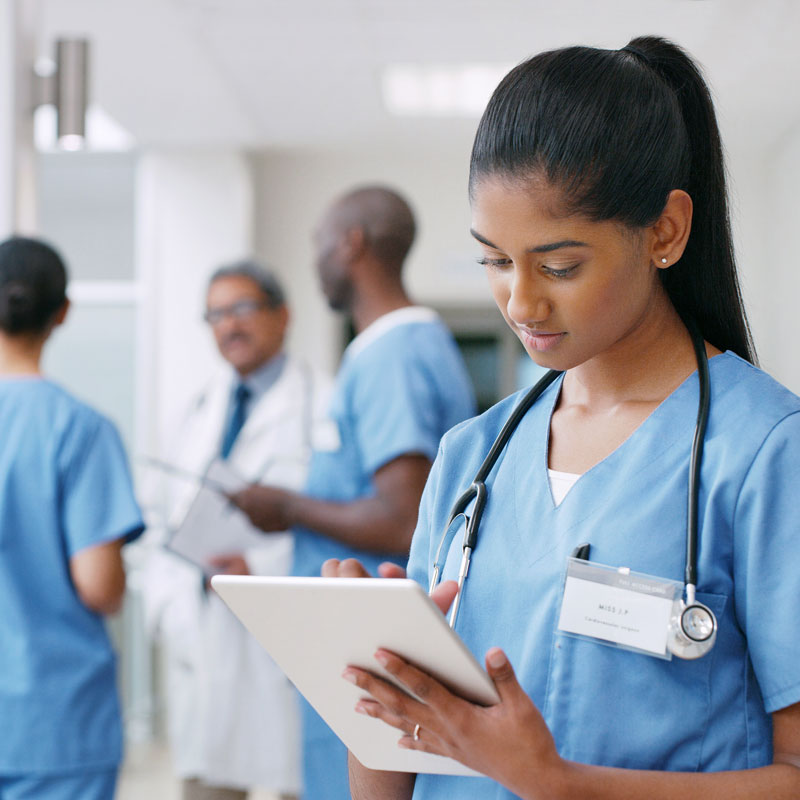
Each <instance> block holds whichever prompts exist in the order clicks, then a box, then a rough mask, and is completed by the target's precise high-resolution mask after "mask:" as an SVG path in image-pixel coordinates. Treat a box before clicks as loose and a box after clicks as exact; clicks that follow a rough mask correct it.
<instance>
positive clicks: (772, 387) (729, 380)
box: [709, 352, 800, 428]
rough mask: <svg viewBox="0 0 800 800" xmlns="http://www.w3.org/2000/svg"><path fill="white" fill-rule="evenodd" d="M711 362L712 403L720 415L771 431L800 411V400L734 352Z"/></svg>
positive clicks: (724, 354)
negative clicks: (770, 429)
mask: <svg viewBox="0 0 800 800" xmlns="http://www.w3.org/2000/svg"><path fill="white" fill-rule="evenodd" d="M709 363H710V366H711V398H712V400H711V402H712V404H713V405H714V406H715V410H716V411H717V414H718V415H721V416H724V417H725V418H729V419H741V420H743V421H744V420H747V421H748V424H749V425H750V426H756V427H758V428H762V427H767V428H772V427H774V426H775V425H776V424H778V423H779V422H780V421H781V420H783V419H784V418H786V417H788V416H791V415H793V414H796V413H797V412H798V411H800V397H798V396H797V395H796V394H794V392H792V391H791V390H789V389H787V388H786V387H785V386H784V385H783V384H781V383H780V382H779V381H777V380H776V379H775V378H773V377H772V376H771V375H769V374H768V373H766V372H764V371H763V370H762V369H759V368H758V367H756V366H754V365H753V364H751V363H750V362H748V361H745V360H744V359H743V358H740V357H739V356H737V355H736V354H735V353H731V352H726V353H723V354H721V355H719V356H717V357H715V358H713V359H711V361H710V362H709Z"/></svg>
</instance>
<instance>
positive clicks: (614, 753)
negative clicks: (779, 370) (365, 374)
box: [409, 353, 800, 800]
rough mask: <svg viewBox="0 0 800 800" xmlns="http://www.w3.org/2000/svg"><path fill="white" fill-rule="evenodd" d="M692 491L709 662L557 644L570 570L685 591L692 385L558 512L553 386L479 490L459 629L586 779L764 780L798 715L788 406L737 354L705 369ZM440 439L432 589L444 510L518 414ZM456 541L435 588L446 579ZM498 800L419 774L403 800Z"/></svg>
mask: <svg viewBox="0 0 800 800" xmlns="http://www.w3.org/2000/svg"><path fill="white" fill-rule="evenodd" d="M710 373H711V411H710V417H709V423H708V429H707V433H706V438H705V454H704V459H703V465H702V476H701V486H700V519H699V560H698V578H699V583H698V593H697V597H698V599H699V600H700V601H701V602H703V603H706V604H707V605H708V606H710V607H711V608H712V609H713V611H714V612H715V614H716V615H717V619H718V621H719V633H718V636H717V641H716V645H715V647H714V648H713V649H712V650H711V652H710V653H709V654H708V655H706V656H705V657H703V658H700V659H698V660H696V661H684V660H681V659H678V658H673V659H672V660H671V661H666V660H661V659H658V658H653V657H649V656H646V655H641V654H638V653H633V652H630V651H626V650H623V649H617V648H614V647H609V646H606V645H603V644H599V643H597V642H593V641H589V640H585V639H577V638H573V637H570V636H567V635H564V634H562V633H560V632H559V631H558V630H557V619H558V612H559V607H560V602H561V594H562V590H563V582H564V573H565V568H566V562H567V558H568V557H569V556H570V554H571V552H572V550H573V548H575V547H576V546H577V545H579V544H581V543H583V542H589V543H590V544H591V552H590V560H591V561H594V562H597V563H601V564H607V565H611V566H615V567H619V566H626V567H630V568H631V569H632V570H635V571H638V572H644V573H649V574H651V575H657V576H662V577H664V578H671V579H673V580H678V581H681V582H683V572H684V563H685V537H686V505H687V485H688V469H689V457H690V449H691V442H692V437H693V433H694V426H695V420H696V416H697V402H698V382H697V375H696V373H695V374H694V375H693V376H691V377H690V378H688V379H687V380H686V381H685V382H684V383H683V384H682V385H681V386H680V387H679V388H678V389H676V390H675V392H673V394H672V395H670V396H669V397H668V398H667V399H666V400H665V401H664V402H663V403H662V404H661V405H660V406H659V407H658V408H657V409H656V410H655V411H654V412H653V413H652V414H651V416H650V417H649V418H648V419H646V420H645V421H644V423H643V424H642V425H641V426H640V428H639V429H638V430H637V431H635V432H634V433H633V434H632V436H631V437H630V438H629V439H628V440H627V441H625V442H624V443H623V444H622V445H620V447H619V448H617V449H616V450H615V451H614V452H613V453H611V454H610V455H609V456H608V457H607V458H605V459H604V460H603V461H601V462H600V463H598V464H597V465H595V466H594V467H593V468H592V469H591V470H589V471H588V472H587V473H585V474H584V475H582V476H581V477H580V478H579V480H578V481H577V483H576V484H575V485H574V486H573V488H572V489H571V490H570V492H569V493H568V494H567V496H566V498H565V499H564V500H563V502H562V503H561V505H560V506H558V507H556V506H555V505H554V503H553V499H552V495H551V492H550V486H549V482H548V478H547V441H548V433H549V423H550V417H551V414H552V411H553V407H554V405H555V402H556V399H557V397H558V392H559V390H560V381H558V382H557V383H556V384H554V385H553V386H551V387H550V388H549V389H548V390H547V392H546V393H545V394H544V395H543V396H542V397H541V398H540V399H539V400H538V401H537V403H536V404H535V405H534V407H533V408H532V409H531V410H530V411H529V412H528V414H527V415H526V416H525V418H524V419H523V420H522V423H521V425H520V427H519V429H518V430H517V431H516V433H515V434H514V435H513V437H512V438H511V440H510V442H509V445H508V447H507V448H506V450H505V452H504V453H503V455H502V456H501V457H500V460H499V462H498V464H497V466H496V467H495V469H494V470H493V471H492V473H491V474H490V476H489V478H488V480H487V487H488V490H489V492H488V500H487V503H486V509H485V513H484V516H483V520H482V523H481V529H480V532H479V534H478V543H477V547H476V550H475V553H474V557H473V560H472V563H471V566H470V573H469V578H468V579H467V582H466V584H465V590H464V598H463V605H462V607H461V611H460V616H459V620H458V626H457V630H458V633H459V634H460V635H461V637H462V638H463V639H464V641H465V642H466V644H467V646H468V647H469V648H470V650H471V651H472V652H473V654H474V655H475V656H476V657H477V658H478V659H479V660H480V661H481V663H482V662H483V658H484V655H485V653H486V651H487V650H488V649H489V648H490V647H492V646H495V645H498V646H500V647H502V648H503V649H504V650H505V652H506V653H507V654H508V656H509V658H510V659H511V663H512V664H513V666H514V668H515V670H516V674H517V677H518V678H519V680H520V682H521V684H522V686H523V688H524V689H525V691H526V692H527V693H528V694H529V695H530V697H531V698H532V699H533V701H534V702H535V704H536V706H537V707H538V708H539V710H540V711H541V712H542V714H543V715H544V718H545V720H546V722H547V725H548V727H549V728H550V731H551V732H552V734H553V736H554V738H555V742H556V745H557V747H558V751H559V753H560V754H561V755H562V756H563V757H564V758H567V759H571V760H574V761H578V762H582V763H585V764H598V765H608V766H615V767H628V768H634V769H648V770H681V771H690V772H692V771H717V770H735V769H747V768H753V767H759V766H762V765H765V764H769V763H771V759H772V737H771V732H772V727H771V720H770V716H769V715H770V713H771V712H773V711H775V710H777V709H780V708H783V707H786V706H789V705H791V704H793V703H796V702H798V701H800V627H798V625H797V619H798V615H799V614H800V563H799V562H800V555H799V553H800V551H799V550H798V547H797V543H798V541H799V540H800V516H798V513H797V487H798V486H800V399H798V398H797V397H796V396H795V395H793V394H792V393H790V392H789V391H788V390H786V389H785V388H783V387H782V386H780V385H779V384H778V383H776V382H775V381H774V380H772V379H771V378H770V377H768V376H767V375H765V374H764V373H763V372H761V371H760V370H758V369H756V368H755V367H753V366H752V365H750V364H748V363H746V362H744V361H742V360H741V359H740V358H738V357H737V356H735V355H733V354H731V353H725V354H722V355H718V356H716V357H714V358H712V359H711V361H710ZM520 397H521V395H516V396H514V397H511V398H508V399H507V400H505V401H503V402H501V403H500V404H498V405H497V406H495V407H494V408H492V409H490V410H489V411H487V412H486V413H485V414H483V415H482V416H481V417H479V418H477V419H476V420H473V421H471V422H468V423H466V424H464V425H462V426H459V427H458V428H457V429H455V430H454V431H452V432H451V433H450V434H448V436H447V437H445V439H444V440H443V442H442V447H441V450H440V453H439V456H438V458H437V461H436V464H435V465H434V468H433V470H432V472H431V477H430V479H429V482H428V485H427V487H426V490H425V494H424V497H423V502H422V507H421V509H420V520H419V525H418V528H417V531H416V533H415V535H414V541H413V544H412V548H411V558H410V562H409V573H410V575H411V577H413V578H414V579H416V580H417V581H419V582H420V583H421V584H422V585H423V586H425V587H426V588H427V585H428V582H429V579H430V573H431V565H432V564H433V559H434V556H435V552H436V548H437V547H438V545H439V541H440V533H441V530H442V529H443V526H444V524H445V521H446V519H447V515H448V512H449V509H450V507H451V506H452V504H453V503H454V501H455V500H456V498H457V497H458V495H459V494H460V493H461V492H462V491H464V490H465V489H466V488H467V487H468V486H469V484H470V482H471V481H472V478H473V475H474V474H475V472H476V471H477V469H478V466H479V465H480V463H481V461H482V460H483V458H484V457H485V455H486V453H487V452H488V450H489V448H490V446H491V444H492V442H493V441H494V438H495V436H496V435H497V433H498V432H499V431H500V429H501V427H502V425H503V423H504V422H505V420H506V419H507V418H508V416H509V414H510V413H511V410H512V408H513V407H514V406H515V405H516V404H517V402H518V401H519V400H520ZM461 538H462V534H461V532H458V533H457V534H456V536H455V537H454V540H453V542H452V544H451V545H450V547H449V551H448V557H447V564H446V568H445V570H444V575H443V577H444V579H448V578H455V576H456V574H457V570H458V565H459V562H460V557H461ZM445 797H447V798H451V797H482V798H510V797H513V795H512V794H511V793H510V792H508V791H506V790H505V789H503V788H502V787H501V786H499V785H498V784H496V783H494V782H492V781H489V780H488V779H482V778H451V777H445V776H432V775H419V776H418V777H417V782H416V787H415V791H414V798H415V799H416V800H419V799H420V798H424V799H425V800H430V799H431V798H445Z"/></svg>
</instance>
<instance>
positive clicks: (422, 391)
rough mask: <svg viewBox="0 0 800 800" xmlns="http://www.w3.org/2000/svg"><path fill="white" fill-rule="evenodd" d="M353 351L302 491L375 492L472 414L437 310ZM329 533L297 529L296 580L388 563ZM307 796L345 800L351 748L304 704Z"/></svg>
mask: <svg viewBox="0 0 800 800" xmlns="http://www.w3.org/2000/svg"><path fill="white" fill-rule="evenodd" d="M373 325H375V326H377V327H375V328H373V329H372V330H370V328H367V329H366V330H365V331H364V332H362V333H361V334H360V335H359V336H358V337H356V339H354V340H353V342H352V343H351V344H350V346H349V347H348V349H347V351H346V352H345V355H344V359H343V360H342V366H341V369H340V371H339V375H338V376H337V381H336V386H335V388H334V394H333V397H332V400H331V406H330V409H329V416H330V419H331V424H332V425H334V426H335V435H334V436H333V437H332V438H331V442H330V443H329V444H330V445H331V447H330V449H328V450H319V449H317V450H315V451H314V453H313V454H312V458H311V466H310V470H309V476H308V482H307V485H306V493H307V494H308V495H310V496H312V497H316V498H319V499H322V500H331V501H338V502H351V501H353V500H359V499H361V498H364V497H369V496H370V495H372V494H373V493H374V487H373V483H372V476H373V475H374V474H375V472H377V470H379V469H380V468H381V467H382V466H384V465H386V464H388V463H389V462H390V461H392V460H394V459H395V458H398V457H399V456H403V455H407V454H411V453H421V454H422V455H425V456H427V457H428V458H429V459H430V460H431V461H433V460H434V458H435V457H436V452H437V450H438V447H439V441H440V439H441V438H442V436H443V434H444V433H445V431H447V430H449V429H450V428H452V427H453V425H455V424H457V423H459V422H461V421H462V420H464V419H466V418H467V417H469V416H471V415H472V414H474V413H475V398H474V393H473V390H472V384H471V383H470V380H469V376H468V374H467V371H466V367H465V366H464V362H463V360H462V359H461V355H460V353H459V351H458V348H457V346H456V343H455V341H454V340H453V337H452V335H451V334H450V331H449V330H448V329H447V328H446V327H445V326H444V325H443V324H442V322H441V321H439V319H438V318H437V317H436V316H435V315H434V314H433V312H431V311H428V310H425V309H418V308H409V309H401V310H399V311H395V312H392V313H391V314H387V315H386V316H385V317H381V318H380V319H379V320H378V321H377V322H376V323H373ZM407 556H408V554H407V553H391V552H389V551H387V552H385V553H371V552H366V551H363V550H356V549H354V548H352V547H348V546H346V545H344V544H341V543H340V542H337V541H335V540H333V539H329V538H328V537H327V536H322V535H320V534H317V533H314V532H313V531H310V530H306V529H295V546H294V567H293V574H295V575H310V576H318V575H319V574H320V569H321V567H322V564H323V562H324V561H326V560H327V559H329V558H339V559H344V558H357V559H358V560H359V561H361V562H362V563H363V564H364V565H365V566H366V568H367V569H368V570H369V571H370V572H371V573H372V574H373V575H374V574H377V568H378V564H380V562H382V561H385V560H386V559H387V558H391V559H393V560H395V561H397V562H398V563H401V564H404V563H405V562H406V560H407ZM301 711H302V726H303V784H304V793H303V796H304V797H305V798H308V800H347V798H349V797H350V790H349V782H348V776H347V750H346V749H345V746H344V745H343V744H342V743H341V741H339V739H338V737H337V736H336V734H335V733H333V731H331V730H330V728H329V727H328V726H327V725H326V724H325V723H324V722H323V721H322V718H321V717H319V716H318V715H317V713H316V712H315V711H314V709H313V708H311V706H310V705H309V704H308V703H307V702H305V700H303V701H302V703H301Z"/></svg>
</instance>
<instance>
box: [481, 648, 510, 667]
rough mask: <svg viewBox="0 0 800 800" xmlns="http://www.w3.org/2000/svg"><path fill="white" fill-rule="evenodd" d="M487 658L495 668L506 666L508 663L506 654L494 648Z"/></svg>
mask: <svg viewBox="0 0 800 800" xmlns="http://www.w3.org/2000/svg"><path fill="white" fill-rule="evenodd" d="M486 660H487V661H488V662H489V666H490V667H494V669H500V667H504V666H505V665H506V664H507V663H508V662H507V660H506V654H505V653H504V652H503V651H502V650H493V651H492V652H491V653H489V655H488V656H487V657H486Z"/></svg>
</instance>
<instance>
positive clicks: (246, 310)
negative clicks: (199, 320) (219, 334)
mask: <svg viewBox="0 0 800 800" xmlns="http://www.w3.org/2000/svg"><path fill="white" fill-rule="evenodd" d="M266 307H267V304H266V303H264V302H260V301H258V300H239V302H238V303H232V304H231V305H229V306H220V307H219V308H209V309H206V313H205V314H203V319H204V320H205V321H206V322H207V323H208V324H209V325H219V323H220V322H222V320H223V319H225V317H233V318H234V319H246V318H247V317H249V316H252V315H253V314H255V313H256V311H261V309H262V308H266Z"/></svg>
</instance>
